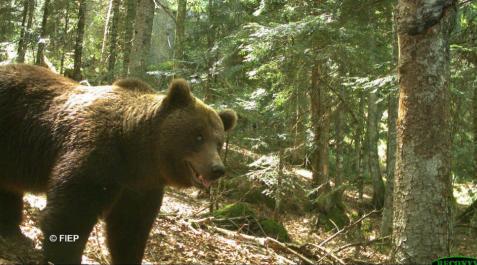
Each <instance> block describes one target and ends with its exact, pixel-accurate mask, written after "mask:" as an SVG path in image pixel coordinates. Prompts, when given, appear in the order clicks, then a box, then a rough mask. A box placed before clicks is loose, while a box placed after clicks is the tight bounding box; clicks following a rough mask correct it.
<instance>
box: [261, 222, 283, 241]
mask: <svg viewBox="0 0 477 265" xmlns="http://www.w3.org/2000/svg"><path fill="white" fill-rule="evenodd" d="M260 226H261V227H262V229H263V232H265V234H266V235H267V236H268V237H271V238H275V239H277V240H278V241H282V242H289V241H290V236H289V235H288V232H287V230H286V229H285V227H284V226H283V225H282V224H280V223H278V222H276V221H274V220H272V219H263V220H261V221H260Z"/></svg>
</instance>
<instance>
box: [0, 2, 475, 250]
mask: <svg viewBox="0 0 477 265" xmlns="http://www.w3.org/2000/svg"><path fill="white" fill-rule="evenodd" d="M0 3H1V5H0V61H3V63H13V62H25V63H35V64H40V65H44V66H47V67H49V68H50V69H53V70H54V71H56V72H58V73H61V74H64V75H66V76H69V77H71V78H73V79H76V80H78V81H83V82H84V83H85V84H91V85H102V84H110V83H111V82H112V81H114V80H116V79H118V78H124V77H137V78H141V79H143V80H145V81H147V82H148V83H149V84H151V85H152V86H153V87H154V88H156V89H157V90H164V89H165V88H166V87H167V84H168V83H169V82H170V80H171V79H172V78H173V77H177V76H180V77H183V78H185V79H187V80H189V81H190V82H191V84H192V86H193V91H194V94H195V95H196V96H198V97H199V98H202V99H204V100H205V102H206V103H208V104H211V105H212V106H214V107H216V108H219V109H220V108H225V107H228V108H233V109H235V110H236V111H237V112H238V114H239V120H240V122H239V124H238V127H237V129H236V130H235V131H234V132H233V133H232V134H231V135H229V137H228V144H227V151H226V153H225V156H226V157H225V160H226V164H227V166H228V168H229V173H228V175H229V178H228V179H226V180H223V181H221V183H220V184H219V185H218V186H216V187H214V188H213V190H212V191H211V192H210V193H211V194H210V195H207V196H210V199H211V204H210V208H211V210H216V208H220V207H221V206H222V205H223V204H224V203H225V202H227V203H230V202H237V201H241V202H248V203H252V204H255V205H256V207H262V208H265V209H267V211H269V213H268V215H270V216H273V218H274V219H277V220H280V219H282V218H284V216H286V215H289V214H292V215H294V216H298V217H297V218H298V220H299V216H305V215H306V216H313V221H312V222H311V223H312V225H311V226H312V227H313V230H315V229H322V230H323V231H332V230H333V229H337V228H336V227H344V226H346V225H347V224H348V223H349V222H350V220H354V219H358V218H359V217H361V216H363V215H364V214H365V213H366V212H369V211H371V210H372V209H382V211H381V212H379V213H380V214H379V216H378V214H377V215H376V217H375V218H374V219H373V222H372V223H369V224H368V225H363V226H361V225H359V226H358V227H357V228H358V231H359V233H357V234H353V235H352V237H353V238H357V239H359V240H365V239H375V238H386V237H388V236H389V235H390V234H391V230H392V209H393V205H392V190H393V186H392V183H393V179H394V171H395V163H396V154H395V150H396V119H397V116H398V113H397V112H398V90H399V88H398V84H397V72H396V65H397V60H398V59H397V57H398V55H397V53H398V48H397V33H396V30H395V23H394V6H395V4H396V1H389V0H380V1H365V0H344V1H317V0H292V1H284V0H207V1H206V0H189V1H186V0H177V1H175V0H141V1H135V0H109V1H106V0H104V1H101V0H78V1H68V0H0ZM457 5H458V13H457V23H456V25H455V27H454V30H453V32H452V34H451V37H450V47H451V62H450V69H451V80H450V98H449V102H448V104H449V105H450V110H451V135H452V145H451V154H452V161H451V169H450V170H451V176H452V181H453V184H454V197H455V201H456V203H455V208H456V211H455V213H454V214H455V216H456V217H458V220H459V221H465V222H468V221H469V220H470V219H472V217H471V216H472V214H474V215H475V213H472V212H475V209H476V208H477V207H476V206H475V203H474V206H471V207H467V206H468V205H471V204H472V202H473V201H474V200H475V198H477V186H476V184H477V182H476V181H477V180H476V175H477V174H476V169H477V83H476V82H477V80H476V74H475V73H476V69H475V68H476V66H477V38H476V36H477V20H476V18H477V3H475V2H473V1H460V2H459V3H458V4H457ZM398 203H399V202H398ZM260 209H261V208H260ZM462 212H464V213H465V215H462ZM469 213H472V214H469ZM459 218H460V219H459ZM461 219H462V220H461ZM464 219H465V220H464ZM330 220H331V221H330ZM335 226H336V227H335ZM476 226H477V225H476V224H473V226H472V223H471V224H470V227H473V230H472V229H471V230H469V231H474V233H475V227H476ZM466 231H467V230H466ZM350 240H351V239H350ZM383 240H385V239H383ZM382 251H383V252H386V251H387V250H382ZM455 253H460V254H469V253H465V251H461V250H456V251H455Z"/></svg>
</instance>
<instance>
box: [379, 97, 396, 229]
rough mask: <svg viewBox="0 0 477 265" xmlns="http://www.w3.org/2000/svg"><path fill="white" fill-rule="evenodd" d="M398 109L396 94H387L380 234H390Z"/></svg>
mask: <svg viewBox="0 0 477 265" xmlns="http://www.w3.org/2000/svg"><path fill="white" fill-rule="evenodd" d="M397 109H398V97H397V94H396V93H394V92H391V93H390V94H389V96H388V133H387V146H386V191H385V198H384V209H383V218H382V220H381V236H388V235H391V234H392V226H393V192H394V170H395V168H396V120H397Z"/></svg>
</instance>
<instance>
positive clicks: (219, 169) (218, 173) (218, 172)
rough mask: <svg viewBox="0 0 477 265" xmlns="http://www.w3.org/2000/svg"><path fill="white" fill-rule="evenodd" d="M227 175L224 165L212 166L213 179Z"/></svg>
mask: <svg viewBox="0 0 477 265" xmlns="http://www.w3.org/2000/svg"><path fill="white" fill-rule="evenodd" d="M223 175H225V167H224V165H222V164H218V165H213V166H212V178H213V179H218V178H220V177H222V176H223Z"/></svg>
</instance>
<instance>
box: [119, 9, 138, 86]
mask: <svg viewBox="0 0 477 265" xmlns="http://www.w3.org/2000/svg"><path fill="white" fill-rule="evenodd" d="M135 21H136V0H126V23H125V28H124V44H123V47H124V48H123V73H122V75H123V76H124V77H126V76H128V75H129V61H130V55H131V48H132V42H133V29H134V24H135Z"/></svg>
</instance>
